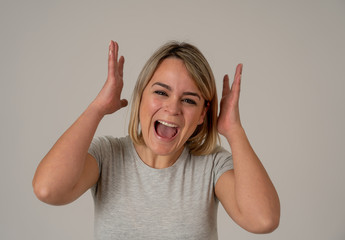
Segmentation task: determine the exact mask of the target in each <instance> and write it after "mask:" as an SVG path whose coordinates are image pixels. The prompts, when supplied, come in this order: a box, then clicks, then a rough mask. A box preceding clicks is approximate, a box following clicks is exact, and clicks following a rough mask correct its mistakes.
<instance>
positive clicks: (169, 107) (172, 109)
mask: <svg viewBox="0 0 345 240" xmlns="http://www.w3.org/2000/svg"><path fill="white" fill-rule="evenodd" d="M181 104H182V103H181V101H180V100H179V99H177V98H170V99H169V100H168V101H166V102H165V111H166V112H168V113H170V114H171V115H179V114H181V112H182V105H181Z"/></svg>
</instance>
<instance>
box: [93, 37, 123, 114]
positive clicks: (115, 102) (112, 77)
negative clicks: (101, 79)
mask: <svg viewBox="0 0 345 240" xmlns="http://www.w3.org/2000/svg"><path fill="white" fill-rule="evenodd" d="M124 61H125V59H124V57H123V56H121V57H120V58H119V60H118V45H117V43H114V42H113V41H111V42H110V45H109V56H108V77H107V81H106V82H105V84H104V86H103V88H102V90H101V91H100V93H99V94H98V95H97V97H96V99H95V101H94V102H95V103H96V104H97V106H98V107H99V108H100V111H101V112H102V114H104V115H105V114H111V113H113V112H115V111H117V110H119V109H121V108H122V107H125V106H127V104H128V103H127V100H126V99H121V92H122V88H123V65H124Z"/></svg>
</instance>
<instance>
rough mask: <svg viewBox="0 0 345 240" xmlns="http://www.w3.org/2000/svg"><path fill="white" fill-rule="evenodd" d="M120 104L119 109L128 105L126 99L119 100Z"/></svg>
mask: <svg viewBox="0 0 345 240" xmlns="http://www.w3.org/2000/svg"><path fill="white" fill-rule="evenodd" d="M120 102H121V108H123V107H126V106H127V105H128V101H127V99H121V100H120Z"/></svg>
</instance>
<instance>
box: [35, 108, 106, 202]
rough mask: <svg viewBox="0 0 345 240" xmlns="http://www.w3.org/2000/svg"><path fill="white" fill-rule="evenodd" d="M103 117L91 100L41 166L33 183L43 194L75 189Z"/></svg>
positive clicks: (61, 192) (60, 192)
mask: <svg viewBox="0 0 345 240" xmlns="http://www.w3.org/2000/svg"><path fill="white" fill-rule="evenodd" d="M101 119H102V116H101V115H100V114H99V113H98V111H97V109H96V107H95V106H94V105H93V104H91V105H90V106H89V107H88V108H87V109H86V110H85V111H84V112H83V113H82V114H81V116H80V117H79V118H78V119H77V120H76V121H75V122H74V123H73V124H72V126H71V127H70V128H69V129H67V131H66V132H65V133H64V134H63V135H62V136H61V137H60V138H59V139H58V141H57V142H56V143H55V144H54V146H53V147H52V149H51V150H50V151H49V152H48V154H47V155H46V156H45V157H44V158H43V160H42V161H41V163H40V164H39V166H38V167H37V170H36V173H35V176H34V179H33V186H34V189H35V192H36V191H41V192H44V193H43V194H50V193H54V194H57V195H59V194H60V195H62V194H64V193H67V192H68V191H71V190H72V189H73V187H74V186H75V184H76V183H77V182H78V179H79V178H80V176H81V173H82V171H83V168H84V164H85V159H86V156H87V152H88V148H89V146H90V144H91V141H92V138H93V136H94V134H95V131H96V129H97V127H98V125H99V123H100V121H101Z"/></svg>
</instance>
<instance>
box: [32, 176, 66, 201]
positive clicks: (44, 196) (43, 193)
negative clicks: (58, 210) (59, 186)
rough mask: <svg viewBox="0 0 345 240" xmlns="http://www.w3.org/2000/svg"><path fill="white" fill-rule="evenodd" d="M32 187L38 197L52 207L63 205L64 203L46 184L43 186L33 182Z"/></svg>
mask: <svg viewBox="0 0 345 240" xmlns="http://www.w3.org/2000/svg"><path fill="white" fill-rule="evenodd" d="M32 187H33V191H34V194H35V195H36V197H37V198H38V199H39V200H40V201H42V202H44V203H47V204H50V205H56V206H57V205H63V204H64V203H63V202H61V200H59V199H58V198H57V196H56V194H55V191H54V190H53V189H51V188H50V187H49V186H46V185H45V184H41V183H39V182H37V181H35V180H33V181H32Z"/></svg>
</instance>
